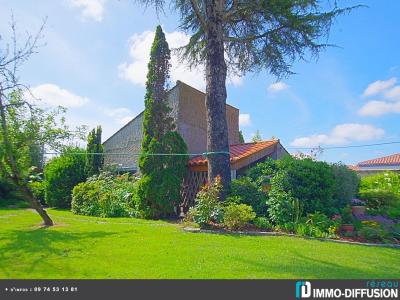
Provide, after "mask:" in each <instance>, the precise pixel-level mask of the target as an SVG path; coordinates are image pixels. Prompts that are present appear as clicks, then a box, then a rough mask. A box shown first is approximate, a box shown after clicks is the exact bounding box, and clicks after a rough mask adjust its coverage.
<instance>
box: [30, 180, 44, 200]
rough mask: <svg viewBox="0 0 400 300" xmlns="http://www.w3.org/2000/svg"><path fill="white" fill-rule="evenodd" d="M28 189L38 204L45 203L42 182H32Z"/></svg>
mask: <svg viewBox="0 0 400 300" xmlns="http://www.w3.org/2000/svg"><path fill="white" fill-rule="evenodd" d="M29 188H30V189H31V191H32V193H33V196H34V197H35V198H36V199H37V200H39V201H40V203H42V204H44V203H45V193H46V192H45V183H44V182H43V181H33V182H30V183H29Z"/></svg>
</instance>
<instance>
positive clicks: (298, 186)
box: [272, 157, 335, 215]
mask: <svg viewBox="0 0 400 300" xmlns="http://www.w3.org/2000/svg"><path fill="white" fill-rule="evenodd" d="M277 165H278V167H279V169H280V170H281V171H284V172H285V177H286V178H284V180H283V182H280V183H279V184H280V185H281V186H282V188H283V191H285V192H287V193H289V194H290V195H291V196H292V197H294V198H296V199H298V200H299V201H300V202H301V206H302V208H303V212H304V214H308V213H313V212H315V211H320V212H322V213H325V214H327V215H331V214H332V213H333V212H334V207H333V195H334V193H335V178H334V175H333V171H332V168H331V166H330V165H329V164H327V163H325V162H321V161H314V160H312V159H310V158H304V159H295V158H292V157H285V158H283V159H281V160H278V161H277ZM275 177H277V175H275ZM275 177H274V178H275ZM279 179H282V177H279ZM277 183H278V182H277V181H275V184H277ZM272 188H273V184H272Z"/></svg>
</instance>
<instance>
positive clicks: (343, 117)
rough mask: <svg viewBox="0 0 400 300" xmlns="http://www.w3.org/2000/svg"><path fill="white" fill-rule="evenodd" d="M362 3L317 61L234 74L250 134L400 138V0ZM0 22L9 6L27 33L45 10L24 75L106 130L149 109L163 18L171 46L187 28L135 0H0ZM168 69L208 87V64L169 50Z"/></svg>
mask: <svg viewBox="0 0 400 300" xmlns="http://www.w3.org/2000/svg"><path fill="white" fill-rule="evenodd" d="M341 3H342V4H343V5H349V6H350V5H355V4H365V5H367V6H368V8H360V9H357V10H355V11H353V12H352V13H350V14H348V15H345V16H341V17H339V18H338V19H337V21H336V22H335V24H334V25H333V27H332V31H331V34H330V36H329V42H330V43H332V44H336V45H338V46H339V47H332V48H329V49H327V50H326V51H324V52H322V53H321V55H320V57H319V59H318V60H317V61H315V60H310V61H308V62H297V63H295V64H294V65H293V71H294V72H296V74H295V75H293V76H290V77H289V78H284V79H282V80H281V81H277V79H276V78H274V77H272V76H270V75H269V74H268V73H267V72H263V73H260V74H247V75H246V76H244V77H242V78H238V77H233V76H231V77H230V78H229V79H228V85H227V88H228V103H230V104H232V105H234V106H236V107H238V108H239V109H240V113H241V124H240V126H241V129H242V130H243V132H244V134H245V138H246V140H249V139H251V136H252V135H253V134H254V133H255V132H256V130H260V132H261V135H262V137H263V138H264V139H269V138H270V137H272V136H275V137H278V138H280V139H281V142H282V144H283V145H284V146H285V147H286V148H287V149H288V150H289V151H290V152H293V153H294V152H296V151H297V150H296V149H294V148H295V147H314V146H316V145H321V146H322V147H324V146H348V145H360V144H371V143H382V142H390V141H400V130H399V129H400V123H399V116H400V56H399V53H400V39H399V38H398V37H399V33H400V18H398V12H399V11H400V1H396V0H384V1H366V0H364V1H362V0H360V1H350V0H349V1H342V2H341ZM0 5H1V7H2V9H1V10H0V32H1V33H2V36H3V37H4V38H7V32H9V21H10V15H11V13H13V14H14V17H15V19H16V21H17V24H18V28H19V32H20V33H21V37H22V36H23V33H24V32H25V31H26V30H28V31H31V32H35V30H37V28H38V27H39V26H40V24H41V21H42V20H43V18H45V17H46V16H47V17H48V20H47V25H46V28H45V31H44V39H43V41H44V42H45V43H46V45H44V46H43V47H42V48H40V52H39V53H38V54H36V55H35V56H33V57H32V58H31V60H30V61H28V62H27V63H26V65H24V67H23V68H22V69H21V73H20V75H21V79H22V81H24V82H26V83H28V84H29V85H30V86H31V87H32V91H33V92H34V93H35V95H36V96H38V97H41V98H42V99H43V101H44V102H46V103H47V104H48V105H63V106H66V107H68V113H67V121H68V123H69V124H71V125H72V126H76V125H81V124H86V125H88V126H89V127H93V126H95V125H97V124H101V125H102V127H103V131H104V138H107V137H108V136H110V135H111V134H112V133H113V132H115V131H116V130H117V129H118V128H119V127H121V126H122V125H123V124H124V123H126V122H127V121H128V120H129V119H130V118H132V117H133V116H135V115H136V114H137V113H139V112H140V111H141V110H142V109H143V106H144V104H143V96H144V80H145V76H146V63H147V57H148V47H149V45H150V43H151V41H152V38H153V32H154V29H155V27H156V26H157V25H158V24H162V26H163V29H164V31H165V32H166V34H167V40H168V42H169V43H170V46H171V47H174V46H175V47H176V46H180V45H183V44H184V43H185V42H186V41H187V39H188V36H187V35H186V34H185V33H182V32H180V30H179V28H178V16H177V15H175V14H174V13H172V12H169V11H168V12H167V15H166V16H165V15H161V16H160V17H157V16H156V14H155V12H154V10H152V9H147V10H145V9H144V8H143V7H140V6H138V5H137V4H136V2H135V1H114V0H60V1H54V0H40V1H32V0H31V1H28V0H18V1H15V0H0ZM172 64H173V70H172V79H173V80H177V79H180V80H182V81H184V82H187V83H188V84H191V85H193V86H195V87H197V88H199V89H202V90H204V88H205V86H204V80H203V74H202V70H201V68H200V69H197V70H192V71H188V70H187V69H186V68H185V67H184V66H183V65H182V64H179V63H178V62H177V60H176V59H173V60H172ZM398 152H400V151H399V145H386V146H379V147H370V148H356V149H351V148H350V149H335V150H325V151H324V153H323V154H322V156H320V159H323V160H327V161H343V162H345V163H348V164H353V163H357V162H359V161H362V160H366V159H370V158H374V157H377V156H383V155H389V154H393V153H398Z"/></svg>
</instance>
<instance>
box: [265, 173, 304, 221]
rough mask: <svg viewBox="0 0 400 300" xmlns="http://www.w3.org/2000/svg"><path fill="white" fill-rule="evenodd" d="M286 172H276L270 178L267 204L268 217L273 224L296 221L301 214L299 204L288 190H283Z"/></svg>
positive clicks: (285, 183) (285, 182)
mask: <svg viewBox="0 0 400 300" xmlns="http://www.w3.org/2000/svg"><path fill="white" fill-rule="evenodd" d="M287 184H288V183H287V176H286V172H282V171H281V172H278V173H277V174H276V175H275V177H274V178H272V180H271V186H272V188H271V190H270V192H269V194H268V197H269V198H268V200H267V206H268V215H269V218H270V219H271V220H272V221H273V222H274V223H275V225H278V226H280V225H283V224H285V223H288V222H297V221H298V219H299V217H300V216H301V211H302V208H301V205H300V202H299V200H298V199H297V198H295V197H293V196H292V194H291V192H290V191H285V190H284V187H285V186H287Z"/></svg>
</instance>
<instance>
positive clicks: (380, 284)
mask: <svg viewBox="0 0 400 300" xmlns="http://www.w3.org/2000/svg"><path fill="white" fill-rule="evenodd" d="M326 284H327V285H329V284H330V285H335V282H331V283H326ZM311 297H312V299H321V298H328V299H332V298H336V299H366V298H367V299H398V297H399V281H392V280H380V281H374V280H369V281H366V282H365V286H362V287H354V288H343V287H339V286H334V287H328V288H316V287H314V288H312V287H311V283H310V282H309V281H296V298H297V299H300V298H311Z"/></svg>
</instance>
